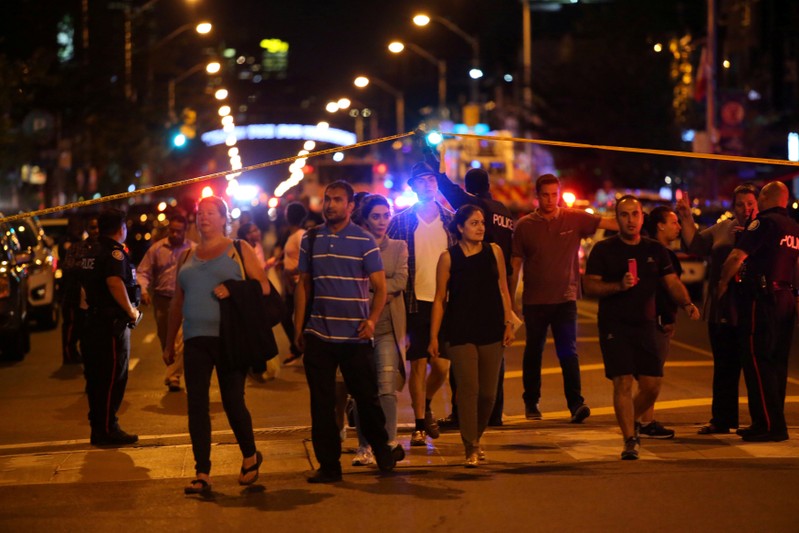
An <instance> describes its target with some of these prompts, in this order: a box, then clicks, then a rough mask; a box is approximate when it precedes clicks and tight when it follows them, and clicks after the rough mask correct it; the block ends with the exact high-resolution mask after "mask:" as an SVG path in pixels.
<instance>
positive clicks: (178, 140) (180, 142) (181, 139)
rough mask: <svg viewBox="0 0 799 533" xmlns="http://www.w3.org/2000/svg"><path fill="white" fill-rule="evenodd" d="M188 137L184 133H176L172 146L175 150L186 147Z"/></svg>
mask: <svg viewBox="0 0 799 533" xmlns="http://www.w3.org/2000/svg"><path fill="white" fill-rule="evenodd" d="M186 140H187V139H186V136H185V135H184V134H182V133H176V134H175V135H173V136H172V146H174V147H175V148H182V147H184V146H186Z"/></svg>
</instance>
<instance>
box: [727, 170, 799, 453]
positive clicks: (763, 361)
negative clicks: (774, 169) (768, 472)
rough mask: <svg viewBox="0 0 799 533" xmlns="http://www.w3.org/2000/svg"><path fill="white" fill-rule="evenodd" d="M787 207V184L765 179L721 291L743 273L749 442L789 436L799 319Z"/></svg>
mask: <svg viewBox="0 0 799 533" xmlns="http://www.w3.org/2000/svg"><path fill="white" fill-rule="evenodd" d="M787 206H788V188H787V187H786V186H785V184H783V183H782V182H780V181H773V182H771V183H767V184H766V185H765V186H764V187H763V188H762V189H761V190H760V194H759V195H758V197H757V207H758V214H757V218H756V219H755V220H753V221H752V222H751V223H750V224H749V225H748V226H747V228H746V231H744V232H743V235H741V238H740V239H739V240H738V242H737V243H736V244H735V248H733V250H732V252H731V253H730V255H729V256H728V257H727V260H726V261H724V266H723V267H722V269H721V279H720V280H719V285H718V291H717V294H718V297H719V298H720V299H721V298H723V297H724V295H725V293H726V292H727V287H728V284H729V283H730V281H731V280H732V278H733V276H735V275H736V274H738V273H739V272H740V277H741V283H739V284H738V291H737V298H736V302H737V306H738V333H739V339H738V347H739V349H740V354H741V366H742V368H743V371H744V379H745V380H746V389H747V393H748V395H749V415H750V417H751V419H752V425H751V426H750V427H749V428H745V429H739V430H738V434H739V435H741V437H743V440H745V441H748V442H779V441H783V440H787V439H788V427H787V425H786V423H785V387H786V383H787V380H788V355H789V353H790V349H791V339H792V337H793V330H794V323H795V321H796V305H797V301H796V287H797V285H798V284H799V283H798V282H799V263H797V259H799V224H797V223H796V222H795V221H794V220H793V219H791V217H790V216H788V210H787ZM744 261H746V263H744ZM741 266H743V269H741Z"/></svg>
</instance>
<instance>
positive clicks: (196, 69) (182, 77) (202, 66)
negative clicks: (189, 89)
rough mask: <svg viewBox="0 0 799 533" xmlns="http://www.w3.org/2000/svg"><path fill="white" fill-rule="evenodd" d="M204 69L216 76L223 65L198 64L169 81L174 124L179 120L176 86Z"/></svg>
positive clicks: (171, 112) (170, 107) (171, 117)
mask: <svg viewBox="0 0 799 533" xmlns="http://www.w3.org/2000/svg"><path fill="white" fill-rule="evenodd" d="M203 69H205V71H206V72H207V73H208V74H216V73H217V72H219V71H220V70H221V69H222V65H221V64H220V63H219V62H218V61H211V62H210V63H197V64H196V65H194V66H193V67H191V68H190V69H189V70H187V71H186V72H184V73H183V74H181V75H180V76H178V77H176V78H172V79H171V80H169V98H168V99H169V120H171V121H172V122H173V123H174V122H175V121H176V120H177V115H175V86H176V85H177V84H178V83H180V82H182V81H183V80H185V79H186V78H188V77H189V76H191V75H192V74H196V73H197V72H200V71H201V70H203Z"/></svg>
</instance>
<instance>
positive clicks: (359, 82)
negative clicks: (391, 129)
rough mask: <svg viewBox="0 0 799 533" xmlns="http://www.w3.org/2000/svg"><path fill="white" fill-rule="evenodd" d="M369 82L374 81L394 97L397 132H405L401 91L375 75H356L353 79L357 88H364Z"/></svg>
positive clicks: (403, 98) (403, 97)
mask: <svg viewBox="0 0 799 533" xmlns="http://www.w3.org/2000/svg"><path fill="white" fill-rule="evenodd" d="M369 83H374V84H375V86H376V87H379V88H380V89H382V90H384V91H386V92H387V93H389V94H390V95H392V96H393V97H394V112H395V114H396V120H397V133H398V134H399V133H404V132H405V96H404V95H403V94H402V91H400V90H398V89H395V88H394V87H392V86H391V85H389V84H388V83H386V82H384V81H383V80H381V79H380V78H375V77H367V76H358V77H357V78H355V80H354V81H353V84H354V85H355V86H356V87H358V88H359V89H364V88H366V86H367V85H369Z"/></svg>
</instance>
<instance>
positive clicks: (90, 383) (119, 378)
mask: <svg viewBox="0 0 799 533" xmlns="http://www.w3.org/2000/svg"><path fill="white" fill-rule="evenodd" d="M99 229H100V237H99V240H98V245H97V246H96V247H94V248H93V251H94V253H92V254H87V255H85V256H84V257H83V258H82V259H81V271H82V279H81V284H82V285H83V287H84V289H85V291H86V302H87V304H88V307H89V309H88V320H89V324H90V327H87V330H86V332H85V333H84V336H83V338H82V348H83V365H84V375H85V376H86V392H87V394H88V397H89V423H90V425H91V428H92V433H91V443H92V444H94V445H97V446H103V445H112V446H113V445H121V444H132V443H134V442H136V441H137V440H139V437H138V436H137V435H130V434H128V433H126V432H125V431H123V430H122V429H121V428H120V427H119V424H118V423H117V416H116V414H117V410H118V409H119V406H120V404H121V403H122V398H123V396H124V395H125V386H126V385H127V381H128V361H129V358H130V328H132V327H133V326H134V325H135V324H137V323H138V321H139V320H140V318H141V316H140V313H139V310H138V309H136V306H137V305H138V304H139V295H140V291H139V288H138V285H137V283H136V271H135V269H134V267H133V264H132V262H131V260H130V258H129V257H128V254H127V252H126V250H125V246H124V244H123V243H124V242H125V239H126V237H127V234H128V229H127V225H126V223H125V212H124V211H121V210H119V209H107V210H105V211H103V212H102V213H101V214H100V217H99Z"/></svg>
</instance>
